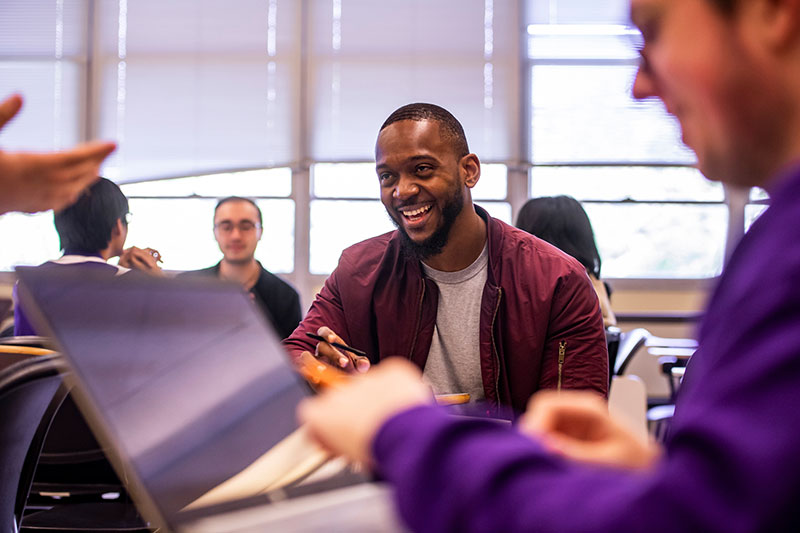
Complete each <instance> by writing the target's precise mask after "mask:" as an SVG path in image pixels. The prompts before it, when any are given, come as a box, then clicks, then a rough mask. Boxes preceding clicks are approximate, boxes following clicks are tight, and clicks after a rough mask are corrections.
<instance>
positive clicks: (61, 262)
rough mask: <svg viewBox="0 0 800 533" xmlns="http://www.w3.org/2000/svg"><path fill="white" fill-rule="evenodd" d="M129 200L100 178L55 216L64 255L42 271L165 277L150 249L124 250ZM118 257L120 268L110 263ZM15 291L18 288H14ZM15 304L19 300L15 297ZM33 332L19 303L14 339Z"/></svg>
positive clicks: (50, 262)
mask: <svg viewBox="0 0 800 533" xmlns="http://www.w3.org/2000/svg"><path fill="white" fill-rule="evenodd" d="M127 216H128V199H127V198H125V195H124V194H122V191H121V190H120V188H119V187H118V186H117V184H116V183H114V182H113V181H110V180H107V179H105V178H99V179H98V180H97V181H95V182H94V183H93V184H92V185H91V186H90V187H89V188H88V189H86V190H85V191H83V193H82V194H81V195H80V196H79V197H78V200H77V201H76V202H75V203H73V204H72V205H70V206H68V207H66V208H64V209H62V210H61V211H58V212H56V213H55V214H54V215H53V218H54V221H55V226H56V231H57V232H58V237H59V239H60V241H61V249H62V250H63V252H64V255H62V256H61V257H60V258H59V259H56V260H54V261H48V262H47V263H44V264H43V265H41V266H40V267H39V268H72V269H91V270H94V271H102V272H106V273H108V275H109V276H116V275H120V274H124V273H126V272H128V271H129V270H131V269H135V270H139V271H142V272H145V273H147V274H150V275H156V276H158V275H162V271H161V268H160V267H159V266H158V261H159V260H160V255H159V254H158V252H156V251H155V250H152V249H150V248H144V249H141V248H136V247H131V248H128V249H125V240H126V238H127V237H128V222H127ZM112 257H119V258H120V260H119V265H118V266H115V265H111V264H109V263H107V261H108V260H109V259H111V258H112ZM15 291H16V287H15ZM14 299H15V301H16V296H15V298H14ZM33 334H34V331H33V328H32V326H31V324H30V322H28V319H27V318H26V317H25V312H24V310H23V309H22V307H21V306H20V305H19V302H17V305H16V306H15V308H14V335H33Z"/></svg>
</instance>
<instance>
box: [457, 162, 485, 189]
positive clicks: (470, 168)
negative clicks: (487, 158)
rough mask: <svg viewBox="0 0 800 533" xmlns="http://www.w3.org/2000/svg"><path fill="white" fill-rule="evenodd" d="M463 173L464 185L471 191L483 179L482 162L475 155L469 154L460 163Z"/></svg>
mask: <svg viewBox="0 0 800 533" xmlns="http://www.w3.org/2000/svg"><path fill="white" fill-rule="evenodd" d="M459 165H460V166H461V171H462V172H463V173H464V183H465V184H466V186H467V187H469V188H470V189H471V188H473V187H474V186H475V185H477V184H478V180H479V179H481V162H480V160H479V159H478V156H477V155H475V154H467V155H465V156H464V157H462V158H461V161H460V162H459Z"/></svg>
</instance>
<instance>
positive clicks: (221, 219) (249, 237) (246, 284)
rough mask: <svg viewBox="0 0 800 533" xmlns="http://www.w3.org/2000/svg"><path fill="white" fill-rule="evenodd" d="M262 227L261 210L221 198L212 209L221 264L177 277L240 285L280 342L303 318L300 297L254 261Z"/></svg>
mask: <svg viewBox="0 0 800 533" xmlns="http://www.w3.org/2000/svg"><path fill="white" fill-rule="evenodd" d="M263 224H264V220H263V218H262V216H261V209H259V207H258V205H256V203H255V202H254V201H253V200H251V199H249V198H242V197H240V196H229V197H227V198H222V199H221V200H220V201H219V202H218V203H217V207H216V208H214V238H215V239H216V241H217V244H218V245H219V250H220V251H221V252H222V260H221V261H220V262H219V263H217V264H216V265H214V266H212V267H208V268H204V269H201V270H192V271H189V272H185V273H183V274H180V275H187V276H213V277H216V278H219V279H225V280H231V281H235V282H237V283H240V284H241V285H242V287H243V288H244V289H245V290H246V291H248V292H249V293H250V296H251V298H253V301H254V302H255V303H256V304H258V307H259V308H260V309H261V311H262V312H263V313H264V315H265V316H266V317H267V318H268V319H269V320H270V322H271V323H272V325H273V326H274V328H275V331H276V332H277V334H278V336H279V337H280V338H282V339H283V338H286V337H288V336H289V334H290V333H291V332H292V331H294V328H296V327H297V324H299V323H300V319H301V318H303V314H302V310H301V308H300V296H299V295H298V294H297V291H296V290H295V289H294V287H292V286H291V285H289V284H288V283H286V282H285V281H283V280H282V279H281V278H279V277H278V276H276V275H275V274H273V273H272V272H270V271H268V270H267V269H266V268H264V267H263V266H262V265H261V263H260V262H259V261H258V260H257V259H256V257H255V253H256V247H257V246H258V241H260V240H261V234H262V232H263V230H264V228H263Z"/></svg>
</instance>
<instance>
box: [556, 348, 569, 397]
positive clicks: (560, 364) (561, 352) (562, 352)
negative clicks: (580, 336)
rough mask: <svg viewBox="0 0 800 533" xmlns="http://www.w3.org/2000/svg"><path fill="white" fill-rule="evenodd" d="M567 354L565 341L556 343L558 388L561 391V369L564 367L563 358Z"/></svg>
mask: <svg viewBox="0 0 800 533" xmlns="http://www.w3.org/2000/svg"><path fill="white" fill-rule="evenodd" d="M566 355H567V341H565V340H562V341H561V342H559V343H558V388H557V389H556V390H558V391H559V392H560V391H561V371H562V369H563V367H564V358H565V357H566Z"/></svg>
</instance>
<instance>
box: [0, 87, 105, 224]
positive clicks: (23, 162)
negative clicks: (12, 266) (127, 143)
mask: <svg viewBox="0 0 800 533" xmlns="http://www.w3.org/2000/svg"><path fill="white" fill-rule="evenodd" d="M21 107H22V98H21V97H20V96H18V95H13V96H10V97H9V98H7V99H6V100H4V101H2V102H0V129H2V128H3V126H5V125H6V124H7V123H8V122H9V121H10V120H11V119H12V118H13V117H14V116H15V115H16V114H17V113H18V112H19V110H20V108H21ZM115 148H116V145H115V144H114V143H110V142H90V143H85V144H81V145H78V146H76V147H75V148H72V149H71V150H67V151H63V152H52V153H29V152H5V151H2V150H0V215H1V214H3V213H7V212H9V211H23V212H26V213H36V212H37V211H46V210H48V209H55V210H58V209H61V208H63V207H66V206H68V205H70V204H72V203H73V202H75V200H76V199H77V198H78V195H79V194H80V193H81V191H83V190H84V189H85V188H86V187H88V186H89V185H91V184H92V183H94V182H95V181H96V180H97V178H98V176H99V175H100V164H101V163H102V162H103V160H104V159H105V158H106V157H107V156H108V155H109V154H110V153H111V152H113V151H114V149H115Z"/></svg>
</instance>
